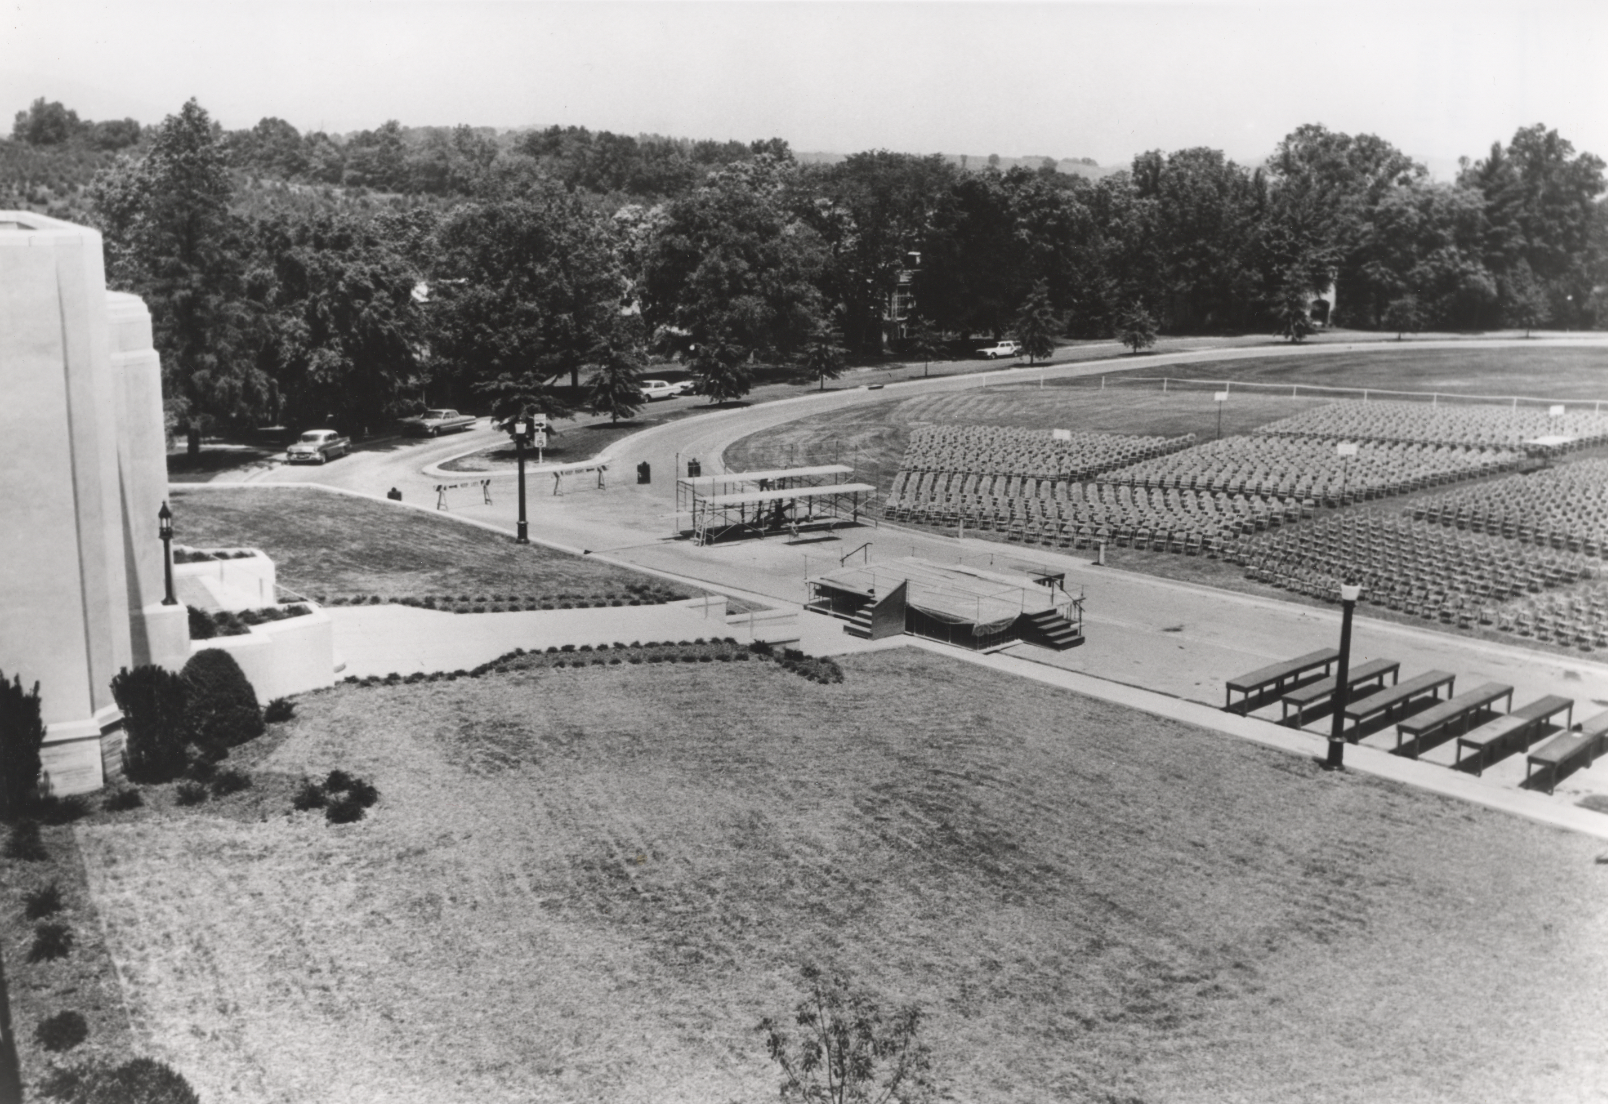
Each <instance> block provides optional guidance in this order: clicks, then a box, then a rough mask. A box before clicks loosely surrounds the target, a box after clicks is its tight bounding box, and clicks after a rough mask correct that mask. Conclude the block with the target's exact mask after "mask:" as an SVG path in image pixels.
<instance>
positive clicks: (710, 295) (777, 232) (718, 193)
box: [637, 155, 826, 398]
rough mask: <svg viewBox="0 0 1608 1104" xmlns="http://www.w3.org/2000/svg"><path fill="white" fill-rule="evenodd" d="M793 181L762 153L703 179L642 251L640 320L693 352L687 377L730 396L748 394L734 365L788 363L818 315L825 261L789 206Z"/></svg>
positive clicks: (792, 173)
mask: <svg viewBox="0 0 1608 1104" xmlns="http://www.w3.org/2000/svg"><path fill="white" fill-rule="evenodd" d="M797 179H798V170H797V167H796V166H794V165H793V164H791V163H778V162H776V161H775V160H773V159H772V158H771V157H770V156H768V155H761V156H759V157H757V158H755V159H754V160H752V161H747V162H740V163H737V164H734V165H730V166H728V167H727V168H725V169H723V170H721V171H719V172H715V173H711V174H710V175H709V179H708V181H707V183H705V184H704V185H703V186H702V187H700V188H697V189H696V190H694V191H693V192H691V193H689V194H688V195H685V196H682V197H680V198H679V199H676V200H674V201H673V202H671V203H670V204H669V205H668V207H667V208H666V211H665V213H664V217H663V219H662V220H660V221H659V222H658V224H657V225H656V226H655V227H654V232H653V236H652V239H651V241H649V242H648V243H647V244H646V247H645V248H644V249H643V271H642V274H641V278H640V280H639V282H638V285H637V288H638V292H639V301H640V303H641V307H642V312H643V316H644V318H645V319H646V320H647V322H648V324H649V326H650V327H651V328H652V330H653V332H655V333H656V334H657V335H659V336H660V337H661V338H664V339H666V343H667V344H670V345H675V346H680V347H681V348H683V349H694V348H695V349H696V350H697V353H696V355H695V357H694V360H695V362H696V364H697V365H700V366H701V367H695V368H694V371H696V372H698V373H699V374H700V375H708V376H709V377H710V379H711V381H713V382H714V384H715V386H716V387H717V389H718V390H719V391H720V392H722V393H724V394H726V395H727V397H730V398H736V397H739V396H740V395H741V394H746V388H747V384H746V382H742V381H743V380H745V379H746V371H741V370H738V366H739V365H740V364H742V363H743V362H745V361H747V360H748V359H749V357H750V356H757V357H760V358H763V359H768V360H772V361H787V360H791V359H792V358H793V356H794V355H795V354H796V353H797V352H798V350H799V349H800V348H801V347H802V346H803V344H804V342H805V340H806V339H807V338H808V337H809V335H810V333H811V331H812V330H813V328H814V326H815V323H816V322H817V320H818V319H819V318H820V317H821V315H822V305H821V293H820V290H819V288H818V287H817V286H816V282H815V281H816V279H817V277H818V276H819V275H820V273H821V270H822V266H823V264H824V263H825V259H826V255H825V250H824V249H823V247H822V243H821V240H820V237H819V235H818V234H817V233H816V232H815V231H814V230H813V229H812V228H811V227H810V226H809V225H808V224H807V223H806V222H804V221H803V220H802V219H800V218H799V217H798V216H797V215H796V214H795V213H794V212H793V211H792V210H791V207H790V204H789V199H788V190H789V189H790V188H792V187H794V186H795V184H796V183H797ZM739 386H740V387H741V388H742V389H741V390H737V391H734V390H733V388H736V387H739Z"/></svg>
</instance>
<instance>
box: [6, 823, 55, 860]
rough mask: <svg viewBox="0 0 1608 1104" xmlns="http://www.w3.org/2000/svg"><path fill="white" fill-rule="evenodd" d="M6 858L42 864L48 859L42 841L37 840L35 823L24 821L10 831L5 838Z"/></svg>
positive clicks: (48, 855) (36, 824) (37, 832)
mask: <svg viewBox="0 0 1608 1104" xmlns="http://www.w3.org/2000/svg"><path fill="white" fill-rule="evenodd" d="M6 858H8V859H21V860H22V861H23V862H44V861H45V860H46V859H48V858H50V854H49V853H48V852H47V851H46V850H45V843H44V841H43V840H41V839H40V838H39V825H38V823H37V822H35V821H32V820H24V821H21V822H20V823H18V824H17V825H15V826H14V827H13V828H12V829H11V834H10V835H9V836H8V837H7V838H6Z"/></svg>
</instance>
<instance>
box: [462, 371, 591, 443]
mask: <svg viewBox="0 0 1608 1104" xmlns="http://www.w3.org/2000/svg"><path fill="white" fill-rule="evenodd" d="M474 389H475V391H476V392H478V393H479V394H481V395H484V396H486V397H487V398H489V399H490V400H491V418H492V421H493V422H495V423H496V424H497V426H498V427H499V428H500V429H503V430H504V431H506V432H509V433H512V432H513V430H512V429H511V428H510V427H511V426H512V425H513V424H514V423H515V422H517V421H519V420H521V419H524V418H532V417H534V416H535V415H537V414H545V415H547V417H548V418H562V417H565V416H566V415H568V414H569V413H570V407H569V404H568V403H567V402H566V401H565V400H564V399H563V398H562V397H560V396H559V395H558V394H556V393H555V392H554V391H553V389H552V388H551V387H549V386H548V382H547V380H546V379H545V378H544V377H543V376H541V375H540V374H539V373H537V372H521V373H520V374H519V375H517V376H516V375H514V374H513V373H511V372H503V373H501V374H500V375H498V376H497V377H496V378H495V379H489V380H482V381H481V382H479V383H477V384H475V385H474Z"/></svg>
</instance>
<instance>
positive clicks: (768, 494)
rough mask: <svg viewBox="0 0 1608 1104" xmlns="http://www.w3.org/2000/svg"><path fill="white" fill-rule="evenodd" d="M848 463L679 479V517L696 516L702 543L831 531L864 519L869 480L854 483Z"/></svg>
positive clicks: (697, 535) (696, 533) (873, 490)
mask: <svg viewBox="0 0 1608 1104" xmlns="http://www.w3.org/2000/svg"><path fill="white" fill-rule="evenodd" d="M853 474H854V469H853V468H851V467H849V466H848V465H846V464H826V465H823V466H820V467H813V468H778V469H776V470H774V471H751V472H726V473H723V474H721V475H704V476H696V477H689V478H686V479H678V480H676V518H677V524H678V525H679V524H680V519H681V517H682V515H686V514H690V515H691V518H692V529H691V534H692V538H693V540H695V541H697V542H698V543H699V544H712V543H713V542H715V541H718V540H722V539H726V538H731V537H743V536H752V537H764V536H765V535H766V534H767V533H790V534H792V535H793V536H798V535H799V533H800V532H802V531H804V530H818V529H822V528H825V529H828V530H830V529H833V528H836V527H837V526H839V525H858V524H859V523H860V509H861V498H860V496H861V495H874V494H875V493H876V490H877V489H876V488H875V487H873V486H872V485H871V484H869V483H851V482H848V481H847V477H848V476H850V475H853Z"/></svg>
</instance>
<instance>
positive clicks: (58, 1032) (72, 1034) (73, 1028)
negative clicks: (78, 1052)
mask: <svg viewBox="0 0 1608 1104" xmlns="http://www.w3.org/2000/svg"><path fill="white" fill-rule="evenodd" d="M34 1038H35V1039H37V1040H38V1041H39V1045H40V1046H42V1047H44V1048H45V1049H46V1050H49V1051H63V1050H71V1049H73V1047H75V1046H77V1045H78V1044H79V1043H81V1042H83V1041H84V1040H85V1039H87V1038H89V1024H87V1023H85V1022H84V1016H83V1014H82V1013H80V1012H74V1011H73V1010H71V1009H68V1010H67V1011H65V1012H57V1013H56V1014H55V1015H54V1016H46V1017H45V1018H44V1019H42V1020H40V1021H39V1026H38V1027H36V1028H34Z"/></svg>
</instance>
